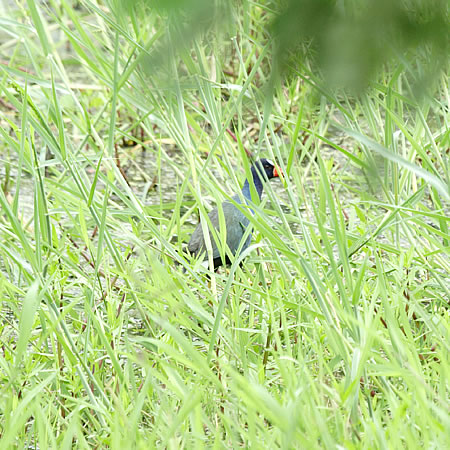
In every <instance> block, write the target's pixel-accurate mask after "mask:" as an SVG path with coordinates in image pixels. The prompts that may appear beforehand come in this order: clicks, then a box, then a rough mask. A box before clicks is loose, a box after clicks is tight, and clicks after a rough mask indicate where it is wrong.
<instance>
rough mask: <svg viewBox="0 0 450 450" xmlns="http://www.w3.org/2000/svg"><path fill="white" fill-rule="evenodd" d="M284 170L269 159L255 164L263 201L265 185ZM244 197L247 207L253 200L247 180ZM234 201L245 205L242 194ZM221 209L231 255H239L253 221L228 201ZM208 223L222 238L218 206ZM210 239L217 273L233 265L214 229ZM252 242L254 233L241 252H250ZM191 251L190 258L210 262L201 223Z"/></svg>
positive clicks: (254, 181)
mask: <svg viewBox="0 0 450 450" xmlns="http://www.w3.org/2000/svg"><path fill="white" fill-rule="evenodd" d="M280 173H281V174H282V172H281V169H279V168H277V166H275V164H274V163H273V162H272V161H271V160H269V159H265V158H262V159H259V160H258V161H256V162H255V163H254V164H253V165H252V167H251V174H252V178H253V184H254V186H255V189H256V192H257V193H258V196H259V199H260V200H261V196H262V192H263V188H264V182H265V181H267V180H270V179H272V178H276V177H279V176H280ZM242 196H243V197H244V199H245V202H246V204H247V205H249V204H250V202H251V201H252V195H251V189H250V182H249V180H248V179H246V180H245V183H244V186H243V187H242ZM232 199H233V201H234V202H236V203H238V204H242V200H241V196H240V195H239V194H235V195H234V196H233V197H232ZM221 209H222V211H223V216H224V218H225V226H226V243H227V246H228V248H229V249H230V252H231V254H232V255H234V256H237V255H236V252H237V250H238V248H239V245H240V243H241V240H242V238H243V236H244V234H245V232H246V230H247V228H248V227H249V225H250V220H249V219H248V218H247V217H246V216H245V215H244V214H243V213H242V211H240V210H239V208H237V207H236V206H235V205H234V204H233V203H232V202H230V201H225V202H223V203H222V204H221ZM250 210H251V212H252V214H254V212H253V210H252V209H251V208H250ZM208 217H209V220H210V221H211V224H212V226H213V227H214V228H215V229H216V230H217V235H218V236H219V237H220V236H221V232H220V219H219V217H220V216H219V209H218V208H217V207H216V208H214V209H213V210H212V211H211V212H210V213H209V214H208ZM209 236H210V240H211V246H212V252H213V255H212V256H213V262H214V270H215V271H216V270H217V269H218V268H219V267H220V266H222V265H229V264H231V261H230V258H229V257H228V255H226V256H225V261H223V259H222V257H221V255H220V250H219V248H218V246H217V243H216V242H215V239H214V237H213V234H212V233H211V230H209ZM251 239H252V235H251V233H250V234H249V235H248V236H247V238H246V240H245V242H244V244H243V246H242V249H241V252H242V251H244V250H245V249H247V248H248V247H249V245H250V241H251ZM188 251H189V253H190V254H191V255H193V256H195V257H199V256H200V255H202V254H203V255H204V256H203V261H207V260H208V255H207V250H206V244H205V236H204V234H203V229H202V225H201V223H199V224H198V225H197V227H196V228H195V230H194V232H193V233H192V235H191V238H190V240H189V243H188Z"/></svg>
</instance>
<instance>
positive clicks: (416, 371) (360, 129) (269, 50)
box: [0, 0, 450, 449]
mask: <svg viewBox="0 0 450 450" xmlns="http://www.w3.org/2000/svg"><path fill="white" fill-rule="evenodd" d="M8 3H11V5H9V4H8V5H3V6H0V17H1V19H0V23H1V25H2V28H1V30H0V36H1V43H0V75H1V76H0V133H1V141H0V158H1V166H0V174H1V189H0V203H1V215H0V299H1V303H0V316H1V322H0V343H1V349H0V386H1V389H0V448H2V449H3V448H5V449H6V448H41V449H45V448H72V447H74V448H91V447H92V448H107V447H111V448H153V447H159V448H174V449H175V448H198V447H207V448H210V447H215V448H239V447H244V448H247V447H248V448H277V447H281V448H337V447H338V446H339V448H417V447H422V448H424V449H428V448H444V447H445V446H446V442H448V430H449V429H450V417H449V411H448V404H449V403H448V400H449V392H448V389H449V386H448V379H449V373H450V364H449V356H448V355H449V354H450V353H449V320H448V318H449V315H448V302H449V285H450V284H449V275H448V274H449V269H450V264H449V253H448V246H449V232H448V221H449V218H448V212H449V199H450V189H449V179H450V177H449V175H450V173H449V163H448V158H449V145H450V137H449V115H448V114H449V113H448V111H449V94H448V68H446V70H444V71H443V72H439V74H437V75H436V76H435V77H434V79H433V84H430V85H429V86H427V90H426V91H424V92H422V94H421V95H420V96H418V95H417V91H416V89H417V86H419V85H420V83H419V84H418V83H417V82H418V80H419V79H420V80H422V79H423V78H421V75H423V73H425V72H426V70H425V68H424V67H423V66H421V64H422V63H421V60H420V58H418V59H417V60H416V61H415V62H414V63H411V62H409V61H410V60H408V62H407V61H406V60H403V59H402V58H400V57H398V59H396V60H393V61H391V62H390V63H389V64H386V65H384V67H383V68H382V69H380V71H379V72H378V73H377V74H376V76H375V78H376V79H375V81H373V82H372V83H371V84H370V86H368V88H367V90H366V91H365V92H364V94H362V93H361V92H360V93H359V94H358V95H356V94H354V93H353V94H351V93H349V91H347V90H343V89H338V88H336V87H334V88H333V89H332V88H331V87H330V85H329V84H328V83H327V82H324V81H323V80H324V78H323V77H322V76H321V75H320V73H319V72H318V71H317V70H316V68H315V67H316V66H313V65H312V63H310V61H313V60H314V58H313V59H311V60H309V59H307V58H306V57H305V58H304V59H302V60H301V61H300V60H299V59H296V58H295V55H293V56H292V58H286V59H284V63H285V64H287V65H288V66H289V67H288V69H289V70H287V71H285V72H277V71H275V70H273V69H274V67H273V61H276V58H275V57H274V56H276V55H274V54H273V52H274V51H275V50H274V48H276V46H273V45H272V42H271V35H270V29H271V23H272V22H271V20H272V19H273V17H272V15H273V11H272V9H271V8H269V7H265V6H263V5H259V4H257V3H250V2H243V6H239V7H238V6H236V5H234V6H229V7H227V8H225V9H224V10H223V14H224V17H225V18H226V20H224V24H223V26H222V27H221V26H220V21H219V22H218V21H213V20H211V21H208V16H207V15H202V14H200V9H199V10H198V11H196V10H194V13H196V12H197V13H198V15H195V14H194V13H193V15H191V17H190V20H191V21H193V22H194V23H197V22H195V20H197V21H198V26H199V30H197V31H196V30H194V29H193V28H192V27H191V26H188V25H189V23H190V22H189V21H187V19H186V17H185V15H184V13H183V12H178V16H176V15H175V13H171V12H170V11H167V10H164V8H161V7H157V8H156V9H152V8H151V5H150V4H147V5H146V6H142V10H140V13H137V12H136V11H137V10H136V5H134V6H133V5H132V4H131V3H132V2H131V3H130V4H129V3H125V6H124V5H121V6H120V5H119V6H117V7H116V6H115V4H116V3H117V2H112V1H111V2H110V1H107V2H101V1H96V0H94V1H83V2H81V3H78V2H70V1H67V0H64V1H61V2H55V1H49V2H43V3H35V2H32V1H29V2H21V1H18V2H17V3H13V2H8ZM194 3H195V2H194ZM143 4H144V3H143ZM199 4H200V3H199ZM158 5H159V3H158ZM214 11H215V12H214V13H215V14H218V10H214ZM192 17H193V18H194V19H195V20H193V19H192ZM183 18H184V19H185V22H177V21H176V20H175V19H177V20H181V19H183ZM179 23H187V24H188V25H186V26H187V28H183V27H181V26H180V27H178V26H176V25H177V24H179ZM174 24H175V25H174ZM189 30H191V34H189V35H187V34H183V33H188V31H189ZM180 33H181V34H180ZM183 37H186V42H183ZM302 45H304V43H303V44H302ZM304 50H305V52H306V53H305V52H303V53H302V54H303V55H307V54H308V51H307V50H308V49H304ZM249 154H252V155H253V156H255V157H268V158H271V159H273V160H276V161H277V162H278V163H279V164H280V166H281V168H282V170H283V173H284V174H285V177H284V179H283V180H282V182H281V183H280V182H278V181H277V182H272V183H270V184H269V185H267V186H266V188H265V194H264V197H263V201H262V202H261V203H260V204H258V205H255V207H254V209H255V210H256V214H255V216H251V222H252V224H253V240H252V245H251V246H250V248H249V250H248V252H246V254H245V255H242V256H246V258H245V260H244V261H245V262H244V265H243V266H242V268H241V267H240V264H239V263H240V262H241V260H242V258H237V259H236V260H235V261H234V262H233V264H232V265H231V267H229V268H228V269H227V270H223V269H222V270H221V271H219V273H218V274H217V275H214V276H212V277H211V279H209V277H208V276H207V273H208V272H209V271H208V270H207V269H205V268H204V267H202V266H201V265H200V264H199V262H198V261H193V260H190V259H189V257H188V256H187V255H186V254H185V253H184V250H183V249H184V248H185V243H186V242H187V241H188V239H189V236H190V234H191V233H192V231H193V229H194V227H195V225H196V223H197V221H198V220H199V218H200V219H202V218H204V217H205V216H206V214H207V213H208V211H209V210H210V209H211V208H212V207H213V206H214V205H215V204H217V203H218V202H221V201H222V200H224V199H229V198H230V196H231V195H232V194H233V193H235V192H238V191H239V189H240V186H241V185H242V183H243V181H244V179H245V177H246V174H248V173H249V167H250V163H249V157H248V156H249Z"/></svg>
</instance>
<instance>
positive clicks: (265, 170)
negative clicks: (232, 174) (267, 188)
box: [253, 158, 283, 180]
mask: <svg viewBox="0 0 450 450" xmlns="http://www.w3.org/2000/svg"><path fill="white" fill-rule="evenodd" d="M253 167H255V168H256V171H257V173H258V175H263V174H265V177H264V178H266V177H267V179H268V180H270V179H271V178H275V177H279V176H280V174H281V175H282V174H283V172H282V171H281V169H280V168H279V167H278V166H276V165H275V164H274V163H273V162H272V161H271V160H270V159H266V158H261V159H260V160H258V161H256V162H255V164H253Z"/></svg>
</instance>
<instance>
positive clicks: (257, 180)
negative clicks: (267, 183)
mask: <svg viewBox="0 0 450 450" xmlns="http://www.w3.org/2000/svg"><path fill="white" fill-rule="evenodd" d="M252 177H253V184H254V185H255V188H256V192H257V193H258V196H259V199H260V200H261V195H262V191H263V183H262V181H261V178H260V176H259V175H258V174H257V172H256V169H255V168H254V167H252ZM242 194H243V195H244V197H245V198H246V199H248V200H251V199H252V193H251V190H250V183H249V181H248V180H245V183H244V186H243V187H242Z"/></svg>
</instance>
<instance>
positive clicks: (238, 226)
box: [188, 202, 249, 258]
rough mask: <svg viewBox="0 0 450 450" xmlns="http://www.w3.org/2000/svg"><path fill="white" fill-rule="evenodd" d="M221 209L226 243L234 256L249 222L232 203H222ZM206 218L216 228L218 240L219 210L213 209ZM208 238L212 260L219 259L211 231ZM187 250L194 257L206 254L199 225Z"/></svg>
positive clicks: (219, 230)
mask: <svg viewBox="0 0 450 450" xmlns="http://www.w3.org/2000/svg"><path fill="white" fill-rule="evenodd" d="M221 208H222V211H223V215H224V219H225V221H224V223H225V227H226V231H225V233H226V242H227V245H228V247H229V248H230V250H231V253H232V254H233V255H234V254H235V253H236V250H237V249H238V247H239V244H240V242H241V239H242V236H243V235H244V233H245V230H246V229H247V227H248V225H249V220H248V219H247V218H246V217H245V216H244V214H242V213H241V212H240V211H239V210H238V209H237V208H236V207H235V206H234V205H233V204H232V203H229V202H224V203H222V205H221ZM208 217H209V220H210V221H211V224H212V225H213V226H214V227H215V228H216V230H217V234H218V238H219V239H220V238H221V236H222V233H221V231H222V230H221V229H220V214H219V210H218V209H217V208H214V209H213V210H212V211H211V212H210V213H209V214H208ZM209 236H210V239H211V245H212V249H213V258H218V257H220V251H219V248H218V246H217V243H216V241H215V239H214V236H213V234H212V233H211V231H209ZM248 241H249V239H248ZM248 243H249V242H248ZM248 243H246V245H244V248H245V247H246V246H248ZM188 250H189V252H191V253H193V254H194V255H199V254H201V253H203V252H206V246H205V238H204V236H203V230H202V226H201V224H200V223H199V224H198V225H197V228H196V229H195V230H194V232H193V233H192V236H191V239H190V241H189V244H188Z"/></svg>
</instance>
